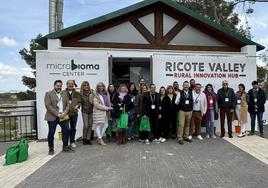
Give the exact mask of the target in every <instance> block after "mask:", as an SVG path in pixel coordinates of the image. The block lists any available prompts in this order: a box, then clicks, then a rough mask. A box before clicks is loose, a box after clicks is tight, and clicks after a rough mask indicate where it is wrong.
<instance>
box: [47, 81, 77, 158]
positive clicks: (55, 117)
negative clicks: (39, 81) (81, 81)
mask: <svg viewBox="0 0 268 188" xmlns="http://www.w3.org/2000/svg"><path fill="white" fill-rule="evenodd" d="M61 90H62V81H61V80H56V81H55V82H54V89H53V90H52V91H49V92H47V93H46V94H45V107H46V114H45V120H46V121H47V124H48V136H47V140H48V148H49V151H48V154H49V155H54V134H55V131H56V127H57V125H60V127H61V132H62V142H63V148H62V151H63V152H71V151H74V150H72V149H71V147H69V146H68V142H69V135H70V129H69V123H68V112H69V106H70V104H69V99H68V97H67V96H66V94H65V93H64V92H62V91H61Z"/></svg>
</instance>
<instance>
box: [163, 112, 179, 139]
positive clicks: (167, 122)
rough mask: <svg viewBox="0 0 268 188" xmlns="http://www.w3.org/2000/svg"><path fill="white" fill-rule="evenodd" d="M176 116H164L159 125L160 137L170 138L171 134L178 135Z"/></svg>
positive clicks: (171, 114)
mask: <svg viewBox="0 0 268 188" xmlns="http://www.w3.org/2000/svg"><path fill="white" fill-rule="evenodd" d="M176 120H177V118H176V114H173V113H166V114H163V115H162V118H161V120H160V124H159V130H160V134H159V135H160V137H164V138H166V139H167V138H168V137H169V133H170V132H171V134H172V135H176Z"/></svg>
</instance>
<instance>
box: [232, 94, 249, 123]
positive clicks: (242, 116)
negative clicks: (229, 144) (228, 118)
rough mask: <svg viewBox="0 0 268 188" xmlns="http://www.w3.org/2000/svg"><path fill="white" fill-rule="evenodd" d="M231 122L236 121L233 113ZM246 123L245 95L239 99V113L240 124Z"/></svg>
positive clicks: (246, 107)
mask: <svg viewBox="0 0 268 188" xmlns="http://www.w3.org/2000/svg"><path fill="white" fill-rule="evenodd" d="M233 120H238V118H237V115H236V113H235V112H234V113H233ZM247 122H248V104H247V96H246V94H243V95H242V98H241V112H240V123H241V124H246V123H247Z"/></svg>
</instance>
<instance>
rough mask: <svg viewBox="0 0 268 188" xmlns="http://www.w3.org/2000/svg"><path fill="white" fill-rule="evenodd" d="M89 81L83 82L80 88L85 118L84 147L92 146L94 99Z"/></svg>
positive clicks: (83, 116)
mask: <svg viewBox="0 0 268 188" xmlns="http://www.w3.org/2000/svg"><path fill="white" fill-rule="evenodd" d="M93 92H94V91H93V90H92V89H90V85H89V82H88V81H83V82H82V84H81V87H80V95H81V106H82V110H81V111H82V118H83V145H92V142H91V134H92V124H93V97H94V93H93Z"/></svg>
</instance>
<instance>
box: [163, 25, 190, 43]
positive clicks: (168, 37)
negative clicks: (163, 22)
mask: <svg viewBox="0 0 268 188" xmlns="http://www.w3.org/2000/svg"><path fill="white" fill-rule="evenodd" d="M185 26H186V22H185V21H180V22H178V23H177V24H176V25H175V26H174V27H173V28H172V29H171V30H170V31H169V32H168V33H167V34H166V35H165V37H164V39H163V44H166V45H168V43H169V42H170V41H171V40H172V39H173V38H174V37H175V36H176V35H177V34H178V33H179V32H180V31H181V30H182V29H183V28H184V27H185Z"/></svg>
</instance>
